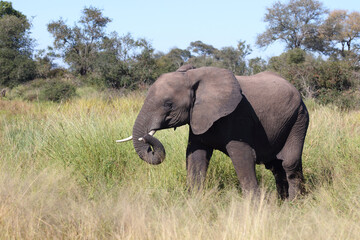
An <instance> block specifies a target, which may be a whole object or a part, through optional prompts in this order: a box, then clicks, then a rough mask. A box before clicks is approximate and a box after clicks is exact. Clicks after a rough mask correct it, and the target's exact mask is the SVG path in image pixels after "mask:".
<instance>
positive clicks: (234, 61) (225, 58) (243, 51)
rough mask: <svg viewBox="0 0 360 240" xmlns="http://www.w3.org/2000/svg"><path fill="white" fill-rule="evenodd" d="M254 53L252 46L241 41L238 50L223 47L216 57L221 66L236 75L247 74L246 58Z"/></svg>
mask: <svg viewBox="0 0 360 240" xmlns="http://www.w3.org/2000/svg"><path fill="white" fill-rule="evenodd" d="M251 52H252V50H251V48H250V45H249V44H246V42H245V41H239V42H238V45H237V48H234V47H232V46H230V47H223V48H222V49H221V50H217V51H216V53H215V57H216V59H217V61H219V64H218V65H219V66H220V67H223V68H227V69H229V70H230V71H232V72H233V73H234V74H236V75H245V74H246V60H245V58H246V56H247V55H249V54H250V53H251Z"/></svg>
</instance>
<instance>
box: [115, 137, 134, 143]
mask: <svg viewBox="0 0 360 240" xmlns="http://www.w3.org/2000/svg"><path fill="white" fill-rule="evenodd" d="M132 138H133V137H132V136H130V137H127V138H124V139H121V140H116V142H117V143H122V142H127V141H130V140H131V139H132Z"/></svg>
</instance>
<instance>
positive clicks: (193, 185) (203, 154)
mask: <svg viewBox="0 0 360 240" xmlns="http://www.w3.org/2000/svg"><path fill="white" fill-rule="evenodd" d="M212 153H213V149H212V148H209V147H206V146H204V145H202V144H200V143H198V142H197V141H195V140H194V139H192V140H191V139H190V138H189V143H188V147H187V150H186V169H187V181H188V186H189V189H190V191H192V190H195V189H196V190H200V189H202V188H203V186H204V182H205V177H206V172H207V169H208V166H209V161H210V158H211V155H212Z"/></svg>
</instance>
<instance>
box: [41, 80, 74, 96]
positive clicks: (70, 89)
mask: <svg viewBox="0 0 360 240" xmlns="http://www.w3.org/2000/svg"><path fill="white" fill-rule="evenodd" d="M75 95H76V88H75V86H74V85H73V84H71V83H68V82H65V81H63V80H56V79H53V80H50V81H48V82H46V83H45V85H44V86H43V89H42V90H41V93H40V98H41V99H42V100H49V101H53V102H61V101H63V100H67V99H70V98H72V97H74V96H75Z"/></svg>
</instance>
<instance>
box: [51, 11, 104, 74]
mask: <svg viewBox="0 0 360 240" xmlns="http://www.w3.org/2000/svg"><path fill="white" fill-rule="evenodd" d="M109 22H111V20H110V19H109V18H108V17H104V16H103V14H102V12H101V10H99V9H97V8H95V7H85V8H84V10H83V11H82V16H81V17H80V20H79V21H78V25H75V26H74V27H69V26H68V25H66V23H65V22H64V20H63V19H60V20H58V21H53V22H51V23H49V24H48V25H47V28H48V31H49V32H50V33H51V34H52V35H53V37H54V38H55V40H54V47H55V49H57V50H60V51H61V53H62V54H61V55H62V57H63V58H64V61H65V62H66V63H68V64H69V65H70V67H71V68H72V69H73V70H74V71H75V72H77V73H79V74H80V75H86V74H87V73H89V72H92V71H94V64H95V62H96V58H97V54H98V52H99V51H100V47H101V45H102V40H103V39H104V37H105V28H106V25H107V24H108V23H109Z"/></svg>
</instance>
